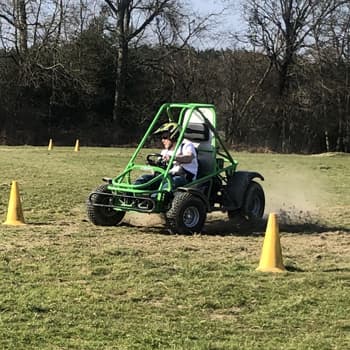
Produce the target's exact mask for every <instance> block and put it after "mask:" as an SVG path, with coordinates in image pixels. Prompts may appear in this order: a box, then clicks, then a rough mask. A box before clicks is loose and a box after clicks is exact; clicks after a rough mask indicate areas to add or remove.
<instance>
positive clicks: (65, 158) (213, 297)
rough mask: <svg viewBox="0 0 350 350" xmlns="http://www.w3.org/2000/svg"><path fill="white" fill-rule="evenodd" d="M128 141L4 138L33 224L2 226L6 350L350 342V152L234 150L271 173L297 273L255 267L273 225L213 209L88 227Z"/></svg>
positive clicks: (269, 191) (273, 204)
mask: <svg viewBox="0 0 350 350" xmlns="http://www.w3.org/2000/svg"><path fill="white" fill-rule="evenodd" d="M130 154H131V149H127V148H125V149H121V148H118V149H117V148H84V147H83V148H81V151H80V152H73V148H64V147H62V148H58V147H57V148H54V149H53V150H52V151H51V152H48V151H47V149H46V148H44V147H0V165H1V177H0V215H1V219H2V222H4V221H5V218H6V211H7V205H8V199H9V193H10V184H11V181H12V180H17V181H18V183H19V187H20V193H21V201H22V206H23V211H24V217H25V220H26V223H27V225H26V226H23V227H12V226H4V225H1V226H0V349H84V350H85V349H174V350H175V349H201V350H204V349H208V350H209V349H212V350H214V349H215V350H219V349H222V350H224V349H225V350H226V349H247V350H248V349H273V350H276V349H288V350H289V349H317V350H320V349H325V350H329V349H349V348H350V316H349V315H350V156H349V155H344V154H324V155H314V156H300V155H278V154H249V153H238V154H234V156H235V158H236V159H237V160H238V161H239V163H240V165H239V169H247V170H248V169H249V170H256V171H259V172H261V173H262V174H263V175H264V176H265V181H264V182H263V183H262V185H263V187H264V190H265V192H266V201H267V209H266V213H269V212H272V211H274V212H276V213H278V215H279V216H278V217H279V221H280V233H281V246H282V254H283V261H284V265H285V266H286V268H287V270H288V272H287V273H284V274H269V273H261V272H257V271H255V269H256V267H257V266H258V263H259V258H260V253H261V248H262V243H263V239H264V237H263V235H264V232H265V227H266V222H262V223H261V224H259V225H257V226H256V227H253V228H250V229H244V230H243V229H241V228H240V227H238V226H235V225H234V224H233V223H232V222H230V221H229V220H228V219H227V218H226V216H225V214H216V215H214V214H211V215H209V217H208V220H207V224H206V225H205V231H204V232H203V234H201V235H194V236H176V235H169V234H167V232H166V231H165V230H164V227H163V225H162V221H161V219H160V218H159V217H157V216H152V215H147V214H145V215H127V216H126V218H125V223H123V224H122V225H121V226H119V227H110V228H101V227H95V226H93V225H91V224H90V223H89V222H88V221H87V218H86V215H85V204H84V203H85V200H86V197H87V195H88V193H89V191H90V190H92V189H93V188H95V187H96V186H97V185H99V184H100V183H101V178H102V177H103V176H114V175H116V174H117V173H118V172H119V171H120V170H121V169H122V167H123V166H124V165H125V164H126V162H127V159H128V157H129V156H130Z"/></svg>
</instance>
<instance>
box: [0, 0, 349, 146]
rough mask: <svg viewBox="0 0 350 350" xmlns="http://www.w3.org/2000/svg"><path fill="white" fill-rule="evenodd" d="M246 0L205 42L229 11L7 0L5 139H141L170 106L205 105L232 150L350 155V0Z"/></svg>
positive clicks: (1, 14)
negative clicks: (216, 42) (205, 41)
mask: <svg viewBox="0 0 350 350" xmlns="http://www.w3.org/2000/svg"><path fill="white" fill-rule="evenodd" d="M232 3H233V1H232ZM225 4H226V5H227V8H226V10H225V11H226V12H229V11H230V7H229V5H230V1H227V0H226V1H225ZM242 5H243V6H242V16H243V18H244V21H245V30H244V33H243V32H240V33H239V34H237V33H234V32H233V31H232V32H226V33H221V34H220V35H223V36H226V37H227V38H228V37H229V38H231V39H230V40H231V44H230V45H228V46H226V47H225V48H221V49H217V48H216V49H215V48H201V47H200V46H198V45H197V44H196V40H197V42H198V40H199V39H200V38H201V37H203V36H206V35H210V34H212V33H213V30H214V29H213V27H212V24H213V23H214V22H216V23H218V22H220V18H221V17H220V16H221V14H214V13H210V14H208V15H207V16H205V17H203V16H202V17H199V16H198V15H196V14H195V13H193V11H192V10H191V7H190V4H189V3H187V4H186V3H184V2H183V1H179V0H147V1H146V0H104V1H102V0H40V1H34V0H5V1H2V2H1V4H0V143H1V144H9V145H12V144H31V145H40V144H45V143H47V141H48V139H49V138H54V139H55V142H57V143H58V144H71V143H72V142H73V140H75V139H76V138H80V139H81V142H82V144H86V145H104V146H106V145H121V144H132V143H136V142H137V140H138V139H139V138H140V136H141V135H142V134H143V132H144V131H145V130H146V128H147V126H148V124H149V122H150V120H151V119H152V117H153V116H154V114H155V112H156V111H157V109H158V108H159V106H160V105H161V104H162V103H164V102H203V103H213V104H214V105H215V106H216V108H217V114H218V123H219V124H218V128H219V131H220V132H221V133H222V135H223V137H224V139H225V141H226V142H227V143H228V144H229V145H231V146H232V147H235V148H238V149H252V150H261V151H270V150H271V151H276V152H285V153H288V152H301V153H312V152H329V151H342V152H349V151H350V118H349V112H350V81H349V78H350V1H349V0H344V1H341V0H324V1H322V2H320V1H312V0H278V1H276V0H246V1H242Z"/></svg>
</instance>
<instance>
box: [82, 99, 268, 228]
mask: <svg viewBox="0 0 350 350" xmlns="http://www.w3.org/2000/svg"><path fill="white" fill-rule="evenodd" d="M164 122H176V123H178V124H179V125H180V134H179V137H178V140H177V143H176V146H175V151H174V154H173V156H172V157H171V158H170V160H169V162H168V163H163V161H162V157H161V155H160V154H158V153H149V151H148V152H147V149H149V148H150V147H151V146H153V145H152V134H153V133H154V131H155V130H156V129H158V128H159V126H160V125H161V124H163V123H164ZM184 138H186V139H188V140H190V141H191V142H192V143H193V144H194V145H195V147H196V151H197V156H198V164H199V167H198V174H197V178H196V179H195V180H194V181H191V182H190V183H188V184H186V185H185V186H182V187H178V188H174V186H173V183H172V177H171V175H170V173H169V171H170V169H171V168H172V165H173V161H174V158H175V154H176V151H177V150H178V149H179V147H180V146H181V144H182V142H183V139H184ZM145 160H146V164H145ZM237 164H238V163H237V161H236V160H234V159H233V158H232V156H231V155H230V153H229V152H228V150H227V148H226V147H225V145H224V144H223V142H222V140H221V138H220V135H219V133H218V132H217V130H216V112H215V106H214V105H211V104H199V103H188V104H187V103H166V104H163V105H162V106H161V107H160V109H159V111H158V112H157V114H156V115H155V117H154V119H153V121H152V122H151V124H150V126H149V128H148V130H147V131H146V133H145V135H144V136H143V138H142V140H141V141H140V143H139V145H138V147H137V148H136V150H135V152H134V154H133V155H132V156H131V159H130V160H129V162H128V164H127V165H126V167H125V169H124V171H123V172H122V173H121V174H120V175H118V176H117V177H115V178H104V179H103V180H104V181H105V183H104V184H102V185H100V186H99V187H98V188H97V189H96V190H94V191H93V192H91V193H90V195H89V197H88V200H87V215H88V217H89V219H90V221H91V222H92V223H94V224H95V225H99V226H114V225H118V224H119V223H121V221H122V220H123V218H124V215H125V213H126V212H128V211H134V212H141V213H159V214H163V215H164V217H165V220H166V225H167V227H168V229H169V230H170V232H172V233H180V234H189V233H195V232H201V231H202V228H203V225H204V223H205V220H206V215H207V213H209V212H214V211H222V212H227V214H228V217H229V218H230V219H232V218H235V217H240V218H244V220H252V219H256V218H261V217H262V216H263V214H264V207H265V196H264V191H263V189H262V187H261V185H260V184H259V183H258V182H256V181H254V179H260V180H264V178H263V176H262V175H260V174H259V173H257V172H250V171H237V170H236V168H237ZM148 172H149V173H151V174H153V175H154V176H152V177H151V179H150V180H149V181H147V182H145V183H142V184H135V180H136V179H137V178H138V177H139V176H140V174H143V173H148Z"/></svg>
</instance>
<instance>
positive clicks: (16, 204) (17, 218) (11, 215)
mask: <svg viewBox="0 0 350 350" xmlns="http://www.w3.org/2000/svg"><path fill="white" fill-rule="evenodd" d="M3 225H13V226H19V225H25V222H24V217H23V212H22V205H21V199H20V197H19V190H18V184H17V181H12V185H11V193H10V200H9V205H8V210H7V218H6V221H5V222H4V223H3Z"/></svg>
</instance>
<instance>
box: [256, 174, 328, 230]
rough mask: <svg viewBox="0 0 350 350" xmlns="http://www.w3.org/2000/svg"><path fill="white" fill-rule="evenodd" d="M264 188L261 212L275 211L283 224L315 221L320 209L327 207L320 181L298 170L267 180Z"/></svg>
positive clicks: (325, 195) (318, 216)
mask: <svg viewBox="0 0 350 350" xmlns="http://www.w3.org/2000/svg"><path fill="white" fill-rule="evenodd" d="M263 185H264V184H263ZM264 190H265V196H266V208H265V213H266V214H267V215H268V214H269V213H271V212H274V213H276V214H277V215H278V216H279V221H280V222H281V223H284V224H304V223H316V222H318V221H319V218H320V215H321V214H320V211H321V210H322V209H323V208H325V207H326V206H327V191H326V188H325V187H324V184H322V182H321V181H320V180H319V179H318V178H317V177H315V175H314V174H311V173H307V172H305V171H302V170H301V171H300V172H297V171H295V172H293V173H290V172H288V175H287V176H285V177H282V176H280V177H278V178H275V179H274V181H272V182H269V180H268V179H267V181H266V186H264Z"/></svg>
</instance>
